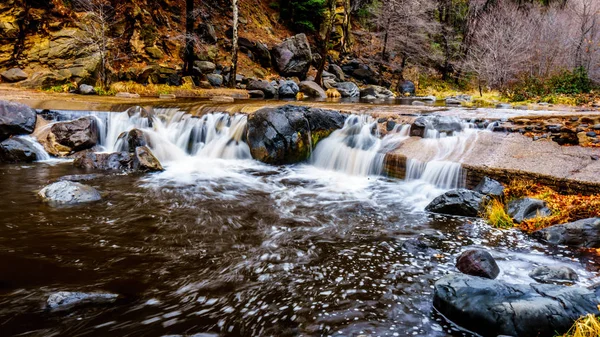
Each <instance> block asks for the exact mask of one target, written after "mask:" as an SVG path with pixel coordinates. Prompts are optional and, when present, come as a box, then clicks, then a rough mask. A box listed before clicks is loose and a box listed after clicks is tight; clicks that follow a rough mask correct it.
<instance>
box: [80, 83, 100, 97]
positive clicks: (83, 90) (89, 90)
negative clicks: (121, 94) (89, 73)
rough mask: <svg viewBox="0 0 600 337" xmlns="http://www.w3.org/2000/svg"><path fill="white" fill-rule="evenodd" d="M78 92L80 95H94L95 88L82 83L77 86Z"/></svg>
mask: <svg viewBox="0 0 600 337" xmlns="http://www.w3.org/2000/svg"><path fill="white" fill-rule="evenodd" d="M79 93H80V94H82V95H94V94H95V93H96V90H94V87H92V86H91V85H87V84H82V85H80V86H79Z"/></svg>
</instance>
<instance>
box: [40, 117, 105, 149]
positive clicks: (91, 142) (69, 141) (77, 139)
mask: <svg viewBox="0 0 600 337" xmlns="http://www.w3.org/2000/svg"><path fill="white" fill-rule="evenodd" d="M50 131H51V132H52V133H53V134H54V136H55V137H56V142H57V143H59V144H61V145H64V146H68V147H69V148H71V150H73V151H81V150H86V149H90V148H92V147H94V146H95V145H96V144H97V143H98V127H97V125H96V119H95V118H94V117H90V116H87V117H81V118H79V119H76V120H73V121H69V122H59V123H56V124H54V125H52V127H51V128H50Z"/></svg>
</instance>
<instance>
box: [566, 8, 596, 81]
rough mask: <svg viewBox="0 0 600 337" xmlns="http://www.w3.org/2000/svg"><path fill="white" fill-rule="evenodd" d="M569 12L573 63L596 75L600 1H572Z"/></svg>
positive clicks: (576, 66)
mask: <svg viewBox="0 0 600 337" xmlns="http://www.w3.org/2000/svg"><path fill="white" fill-rule="evenodd" d="M567 6H568V7H567V11H568V13H569V16H570V18H571V19H572V21H573V33H572V40H573V49H574V50H573V52H574V55H573V58H574V59H573V62H574V67H575V68H578V67H582V68H584V69H585V70H586V71H587V72H588V73H592V74H596V72H597V68H598V67H599V65H598V62H599V61H600V58H598V56H597V54H598V52H600V44H599V43H600V1H598V0H571V1H570V2H569V3H568V5H567Z"/></svg>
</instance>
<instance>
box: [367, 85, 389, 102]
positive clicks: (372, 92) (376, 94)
mask: <svg viewBox="0 0 600 337" xmlns="http://www.w3.org/2000/svg"><path fill="white" fill-rule="evenodd" d="M360 97H361V98H371V97H373V98H376V99H391V98H396V96H395V95H394V93H393V92H391V91H389V90H388V89H386V88H384V87H380V86H378V85H369V86H367V87H365V88H363V89H362V90H361V91H360Z"/></svg>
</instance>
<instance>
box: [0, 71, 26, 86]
mask: <svg viewBox="0 0 600 337" xmlns="http://www.w3.org/2000/svg"><path fill="white" fill-rule="evenodd" d="M0 77H2V81H4V82H8V83H14V82H20V81H24V80H26V79H27V78H28V77H29V76H27V73H26V72H24V71H23V70H22V69H19V68H12V69H9V70H6V71H4V72H2V73H1V74H0Z"/></svg>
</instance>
